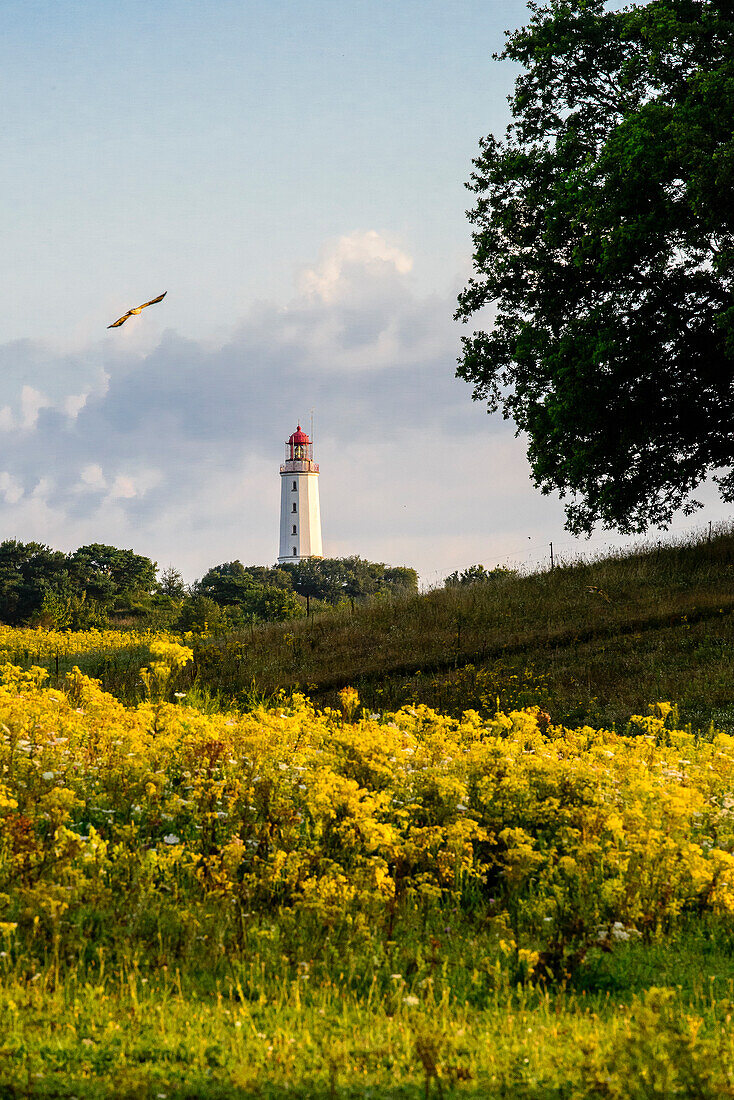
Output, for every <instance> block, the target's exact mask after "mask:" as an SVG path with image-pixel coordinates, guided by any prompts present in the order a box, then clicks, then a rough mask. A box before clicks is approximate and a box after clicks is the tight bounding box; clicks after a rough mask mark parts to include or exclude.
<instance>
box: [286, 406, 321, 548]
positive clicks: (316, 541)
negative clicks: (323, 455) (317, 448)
mask: <svg viewBox="0 0 734 1100" xmlns="http://www.w3.org/2000/svg"><path fill="white" fill-rule="evenodd" d="M285 447H286V451H285V462H284V463H283V465H282V466H281V467H280V553H279V555H278V562H279V563H281V562H286V561H295V562H297V561H301V559H302V558H320V557H322V556H323V554H322V550H321V509H320V508H319V468H318V465H317V464H316V463H315V462H314V460H313V443H312V442H311V440H310V439H309V438H308V436H307V435H306V433H305V432H304V431H302V430H301V425H300V424H299V425H298V427H297V428H296V430H295V431H294V433H293V435H292V436H291V437H290V439H289V440H288V442H287V443H286V445H285Z"/></svg>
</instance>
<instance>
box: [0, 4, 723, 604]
mask: <svg viewBox="0 0 734 1100" xmlns="http://www.w3.org/2000/svg"><path fill="white" fill-rule="evenodd" d="M525 18H526V9H525V5H524V4H523V3H520V2H517V0H508V2H504V3H500V2H493V0H483V2H479V0H451V2H448V0H420V2H414V0H398V2H392V3H384V2H374V0H373V2H366V0H365V2H355V0H339V2H336V0H308V2H305V0H302V2H300V3H296V2H293V0H288V2H283V0H281V2H279V0H268V2H265V0H258V2H249V3H247V2H242V0H240V2H234V0H196V2H192V0H162V2H160V3H158V4H154V5H153V4H150V3H149V2H146V3H142V2H137V0H116V2H115V3H111V2H107V0H76V2H75V0H55V2H34V0H23V2H22V3H17V2H15V0H6V2H5V4H4V5H3V23H4V26H3V35H2V38H1V39H0V103H2V107H3V156H2V158H0V196H1V197H2V204H3V209H4V211H5V214H6V216H5V218H4V221H3V228H2V230H1V231H0V248H1V250H2V255H3V257H4V263H3V264H2V265H0V299H1V301H2V309H1V310H0V369H1V371H2V373H1V374H0V379H1V381H0V444H1V445H2V450H1V451H0V517H1V518H0V522H1V523H2V536H3V537H17V538H20V539H23V540H26V539H31V538H34V539H39V540H41V541H44V542H47V543H49V544H51V545H53V546H57V547H60V548H65V549H71V548H74V547H75V546H78V545H80V544H82V543H84V542H92V541H102V542H111V543H114V544H116V545H122V546H131V547H133V548H134V549H135V550H137V551H138V552H140V553H145V554H148V555H150V556H151V557H153V558H154V559H156V560H157V561H158V562H159V563H160V564H161V565H162V566H166V565H168V564H175V565H177V566H178V567H179V568H181V569H182V570H183V572H184V574H185V575H186V577H187V579H189V580H192V579H194V577H196V576H200V575H201V574H202V573H203V572H204V571H205V569H206V568H208V567H209V566H210V565H212V564H216V563H218V562H222V561H228V560H231V559H232V558H234V557H239V558H241V559H242V560H243V561H245V562H252V563H255V562H272V561H273V560H274V558H275V556H276V554H277V545H278V539H277V535H278V532H277V524H278V493H279V477H278V464H279V462H280V461H281V456H282V450H283V441H284V440H285V439H286V438H287V436H288V435H289V434H290V432H291V431H292V430H293V428H294V427H295V421H296V420H297V419H298V418H299V417H300V418H302V419H307V418H308V416H309V410H310V409H311V408H312V407H314V408H315V409H316V414H315V415H316V425H317V436H316V448H317V457H318V458H319V459H320V462H321V468H322V477H321V494H322V514H323V524H324V549H325V553H327V554H332V555H342V554H351V553H359V554H362V555H363V556H365V557H368V558H371V559H376V560H384V561H388V562H391V563H394V564H400V563H405V564H410V565H414V566H415V567H417V568H418V570H419V571H420V573H421V575H422V578H423V580H424V582H426V583H435V582H436V581H437V580H440V579H441V577H442V576H443V575H445V574H446V573H448V572H450V571H452V570H453V569H454V568H457V567H459V568H461V567H463V566H465V565H468V564H471V563H473V562H476V561H483V562H484V563H485V564H489V565H492V564H494V563H495V562H497V561H505V560H507V559H508V558H509V559H512V560H518V561H520V562H521V563H522V562H528V563H532V562H533V561H540V560H541V559H542V557H543V555H544V554H545V553H547V544H548V542H549V541H550V540H551V539H555V542H556V545H557V546H560V545H563V546H565V547H566V548H567V550H566V552H567V553H572V552H574V548H575V544H574V542H573V540H570V539H569V537H568V536H567V535H565V534H564V532H563V513H562V508H561V505H560V503H559V502H558V501H557V500H554V499H553V498H543V497H541V496H540V494H538V493H537V491H535V490H534V489H533V488H532V486H531V485H530V482H529V478H528V469H527V463H526V461H525V458H524V448H523V445H522V441H521V440H516V439H515V438H514V437H513V434H512V430H511V426H509V425H507V424H505V423H504V422H503V421H502V420H501V418H499V417H488V416H487V415H486V413H485V412H484V410H483V409H482V408H481V407H479V406H477V405H475V404H473V403H472V402H471V400H470V391H469V388H468V387H467V386H466V385H465V384H464V383H462V382H459V381H457V380H455V379H454V377H453V374H454V366H455V360H456V355H457V354H458V349H459V337H460V331H459V327H458V326H457V325H456V324H455V323H454V322H453V320H452V314H453V310H454V307H455V300H456V293H457V291H458V290H459V288H460V287H461V285H462V284H463V282H464V280H465V279H466V277H467V275H468V273H469V270H470V257H471V242H470V228H469V224H468V222H467V220H466V217H465V213H464V211H465V209H466V207H467V206H468V205H469V204H470V201H471V196H470V195H469V193H468V192H467V191H466V190H465V188H464V186H463V185H464V181H465V180H466V179H467V178H468V176H469V173H470V171H471V158H472V156H473V155H474V154H475V152H476V150H477V146H478V141H479V138H480V136H481V135H483V134H486V133H489V132H495V133H500V132H501V131H502V130H503V129H504V126H505V125H506V122H507V119H508V116H507V103H506V97H507V95H508V94H509V92H510V91H511V86H512V80H513V71H512V68H511V66H508V65H507V64H500V63H498V62H496V61H492V59H491V55H492V53H493V52H495V51H498V50H500V49H501V48H502V42H503V31H504V30H505V29H506V28H511V27H515V26H518V25H520V24H522V22H524V21H525ZM163 290H167V291H168V295H167V297H166V299H165V300H164V302H163V303H161V304H160V305H158V306H155V307H152V308H151V309H150V310H146V311H145V312H144V313H143V314H141V315H140V316H139V317H138V318H135V319H133V320H131V321H129V322H127V323H126V325H124V326H123V327H122V328H120V329H116V330H112V331H108V330H107V327H106V326H107V325H108V324H109V323H110V321H112V320H113V319H114V318H116V317H117V316H119V315H120V314H121V313H122V312H124V311H125V309H127V308H129V307H130V306H133V305H137V304H139V303H141V302H143V301H145V300H146V299H148V298H150V297H152V296H154V295H156V294H159V293H161V292H162V291H163ZM706 499H707V503H708V504H709V507H708V508H707V510H706V513H705V517H703V518H705V519H708V518H713V519H718V518H720V517H721V516H722V515H723V514H724V512H723V510H722V509H721V506H720V505H717V504H715V503H714V497H713V495H711V494H709V496H707V497H706ZM608 538H609V536H608V535H603V536H602V535H600V536H599V541H598V542H597V543H595V544H593V545H592V549H593V548H594V546H595V545H597V546H598V545H599V544H601V543H603V542H605V541H607V540H608ZM583 545H584V544H581V546H582V547H583Z"/></svg>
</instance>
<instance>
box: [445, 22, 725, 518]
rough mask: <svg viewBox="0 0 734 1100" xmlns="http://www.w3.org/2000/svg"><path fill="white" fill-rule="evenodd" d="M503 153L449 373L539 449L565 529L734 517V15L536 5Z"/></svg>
mask: <svg viewBox="0 0 734 1100" xmlns="http://www.w3.org/2000/svg"><path fill="white" fill-rule="evenodd" d="M529 7H530V9H531V18H530V21H529V23H528V26H527V27H523V28H522V29H520V30H518V31H516V32H514V33H511V34H510V35H509V36H508V41H507V45H506V48H505V50H504V52H503V53H502V55H501V59H506V60H510V61H513V62H516V63H518V64H519V65H520V66H522V71H521V73H520V75H519V77H518V78H517V81H516V85H515V91H514V95H513V96H512V97H511V99H510V104H511V108H512V115H513V121H512V123H511V125H510V127H509V128H508V130H507V133H506V135H505V137H504V138H503V139H502V140H498V139H497V138H495V137H493V136H489V137H487V138H486V139H484V140H483V141H482V142H481V148H480V153H479V156H478V157H477V158H476V160H475V161H474V166H475V171H474V173H473V175H472V178H471V182H470V183H469V184H468V186H469V188H470V190H472V191H473V192H474V194H475V195H476V202H475V205H474V207H473V209H472V210H471V211H470V213H469V217H470V219H471V221H472V222H473V224H474V227H475V231H474V234H473V238H474V245H475V251H474V277H473V278H472V279H471V280H470V282H469V283H468V285H467V286H466V288H465V289H464V291H463V292H462V294H461V295H460V298H459V309H458V312H457V316H458V317H460V318H461V319H463V320H464V321H468V320H469V319H470V318H472V317H473V316H474V315H475V314H476V313H477V312H478V311H479V310H481V309H482V308H483V307H486V306H491V307H493V308H494V310H495V317H494V323H493V327H492V329H491V331H489V332H484V331H477V332H475V333H474V334H473V335H472V336H469V337H466V338H465V339H464V341H463V354H462V357H461V359H460V360H459V369H458V371H457V374H458V375H459V376H460V377H462V378H464V379H465V380H466V381H467V382H469V383H471V384H472V385H473V387H474V391H473V396H474V398H475V399H478V400H484V401H487V403H488V405H489V408H490V410H497V409H501V410H502V412H503V414H504V416H505V417H506V418H512V419H513V420H514V422H515V424H516V425H517V428H518V431H522V432H524V433H526V434H527V437H528V439H529V449H528V457H529V459H530V463H531V467H532V472H533V476H534V479H535V482H536V484H537V485H538V486H539V487H540V488H541V490H542V491H543V492H545V493H548V492H551V491H553V490H557V491H559V492H560V493H561V495H562V496H564V497H567V498H570V502H569V503H568V504H567V508H566V514H567V526H568V528H569V529H570V530H571V531H573V532H575V533H581V532H587V533H588V532H589V531H590V530H591V529H592V527H593V526H594V524H595V523H597V522H601V523H603V524H604V525H605V526H607V527H614V528H617V529H619V530H621V531H623V532H627V533H630V532H640V531H644V530H645V529H646V528H647V527H648V526H650V525H653V524H660V525H665V524H667V523H669V522H670V519H671V517H672V514H673V512H674V511H675V510H676V509H678V508H679V507H684V508H685V509H686V510H687V511H689V512H690V511H692V510H693V509H694V508H696V507H697V506H698V505H697V502H696V501H695V500H692V499H691V494H692V493H693V492H694V491H695V488H696V486H697V485H699V484H700V482H701V481H702V480H703V478H704V477H705V476H706V475H707V474H709V473H714V474H715V476H716V480H717V481H718V482H719V485H720V488H721V491H722V495H723V496H724V498H725V499H728V500H731V499H734V472H733V471H732V463H733V462H734V430H733V428H732V425H733V424H734V297H733V295H732V289H733V283H734V201H733V200H734V136H733V135H734V13H733V12H732V9H731V7H730V6H729V5H724V4H721V3H715V2H713V0H651V2H650V3H648V4H646V5H636V6H632V7H629V8H623V9H621V10H607V7H606V4H605V2H604V0H549V2H548V3H545V4H535V3H531V4H530V5H529Z"/></svg>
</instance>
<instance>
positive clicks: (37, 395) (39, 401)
mask: <svg viewBox="0 0 734 1100" xmlns="http://www.w3.org/2000/svg"><path fill="white" fill-rule="evenodd" d="M50 405H51V402H50V401H49V399H48V398H47V397H46V395H45V394H43V393H41V392H40V390H37V389H34V387H33V386H23V389H22V390H21V391H20V413H21V425H22V427H23V428H26V429H27V428H35V426H36V422H37V420H38V414H39V412H40V411H41V409H47V408H49V406H50Z"/></svg>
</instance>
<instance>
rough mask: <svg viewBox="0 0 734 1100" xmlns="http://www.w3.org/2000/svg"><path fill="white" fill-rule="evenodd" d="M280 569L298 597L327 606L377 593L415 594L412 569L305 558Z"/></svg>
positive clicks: (358, 560)
mask: <svg viewBox="0 0 734 1100" xmlns="http://www.w3.org/2000/svg"><path fill="white" fill-rule="evenodd" d="M280 568H281V569H282V570H283V571H284V572H287V573H289V574H290V576H291V578H292V582H293V588H294V589H295V591H296V592H298V593H299V595H301V596H305V597H308V598H315V599H317V600H322V601H323V602H324V603H329V604H338V603H340V602H341V601H342V600H344V599H349V600H352V601H353V600H355V599H364V598H366V597H367V596H373V595H375V594H377V593H380V592H383V593H389V594H392V595H403V594H409V593H411V592H417V591H418V574H417V573H416V571H415V569H410V568H408V567H407V566H387V565H385V564H384V562H374V561H365V559H364V558H360V557H359V556H358V555H353V556H352V557H347V558H304V559H303V561H300V562H294V563H291V562H285V563H284V564H283V565H282V566H281V567H280Z"/></svg>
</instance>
